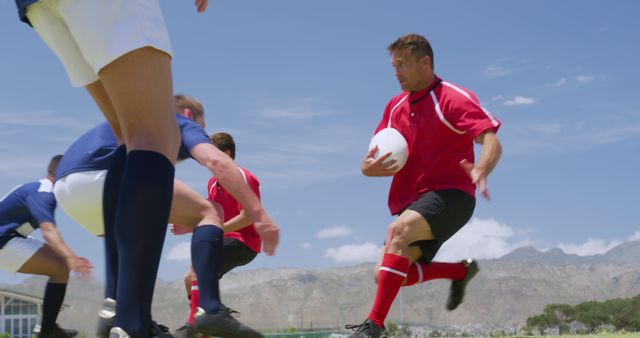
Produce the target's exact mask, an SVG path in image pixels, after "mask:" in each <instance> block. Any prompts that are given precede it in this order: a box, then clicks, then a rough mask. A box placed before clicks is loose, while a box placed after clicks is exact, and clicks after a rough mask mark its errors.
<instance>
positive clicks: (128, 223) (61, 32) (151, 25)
mask: <svg viewBox="0 0 640 338" xmlns="http://www.w3.org/2000/svg"><path fill="white" fill-rule="evenodd" d="M40 4H42V6H40ZM35 5H38V8H47V7H50V8H52V9H53V11H51V13H46V14H44V15H42V16H40V17H42V18H43V19H42V20H35V19H36V17H39V15H38V14H37V12H38V11H37V10H32V8H31V6H30V7H29V9H28V13H27V15H28V16H29V19H30V20H31V21H32V23H33V22H34V21H40V22H41V23H42V22H48V21H47V20H48V19H51V18H53V19H55V25H54V24H52V25H49V26H47V27H43V26H41V28H40V29H36V30H37V31H38V33H39V34H40V35H41V36H43V39H44V40H45V41H47V39H46V38H45V37H44V36H45V35H47V36H48V37H52V39H51V40H52V41H54V42H55V41H57V40H56V39H58V38H59V37H63V38H64V40H65V43H55V46H53V44H50V46H52V50H54V52H56V54H58V56H59V57H60V59H61V60H62V61H63V64H64V65H65V68H67V73H68V74H69V77H70V79H71V81H72V83H73V84H74V85H75V86H87V85H89V84H92V83H94V82H95V80H97V79H99V80H100V83H101V85H102V86H103V87H104V91H105V92H106V93H107V95H106V97H108V100H104V101H101V100H99V99H96V102H97V104H98V105H99V106H101V108H104V107H105V106H106V107H108V104H107V105H105V103H108V102H110V103H111V106H112V107H113V109H114V111H115V112H116V116H117V118H116V119H113V118H109V120H110V122H112V123H113V124H116V123H115V121H117V125H118V126H119V127H120V128H119V132H121V134H122V137H123V139H124V141H125V143H126V145H127V151H128V152H129V153H128V156H127V159H126V165H125V166H124V170H123V172H122V178H121V182H122V184H121V185H120V186H121V187H122V190H121V191H120V192H119V193H118V195H117V197H118V198H116V200H117V201H118V204H117V207H116V209H117V212H116V221H115V224H116V225H115V228H116V229H115V233H114V236H115V238H116V242H117V245H118V247H117V251H118V257H119V264H118V270H119V273H118V276H117V278H118V282H117V284H118V285H117V295H118V296H117V299H118V302H117V305H116V306H117V308H118V310H119V311H125V312H124V313H122V316H118V317H117V319H116V321H117V324H118V325H121V326H122V327H123V328H124V330H125V331H127V333H128V334H129V335H132V336H135V337H147V336H148V335H149V334H150V333H149V327H150V326H151V317H150V310H151V298H152V295H153V289H154V285H155V277H156V274H157V268H158V263H159V257H160V253H161V250H162V245H163V241H164V234H165V228H166V224H167V220H168V213H169V212H168V210H169V207H170V204H171V196H172V191H173V187H172V186H173V176H174V168H173V164H174V163H175V160H176V156H177V149H178V147H179V143H180V142H179V140H180V136H179V133H178V129H177V125H176V122H175V117H174V116H173V112H172V95H173V93H172V81H171V66H170V55H169V53H170V44H169V39H168V34H167V31H166V27H165V23H164V18H163V15H162V11H161V9H160V6H159V3H158V1H131V0H126V1H125V0H120V1H116V0H113V1H106V2H100V3H94V2H86V1H80V0H78V1H72V2H69V1H67V2H64V3H59V2H45V1H42V2H38V3H36V4H35ZM35 5H34V6H35ZM54 7H55V8H54ZM34 8H35V7H34ZM32 16H33V17H32ZM34 26H35V25H34ZM50 27H55V28H56V29H55V30H52V29H49V28H50ZM121 27H127V29H126V30H123V29H121ZM58 40H60V39H58ZM66 42H69V43H66ZM47 44H49V42H47ZM67 51H73V53H71V52H70V53H67ZM68 54H73V55H71V56H69V55H68ZM78 61H79V62H78ZM78 64H82V68H83V69H82V71H77V70H78V69H79V68H80V66H76V65H78ZM86 70H91V71H92V73H91V74H89V72H88V71H86ZM78 74H80V75H87V74H89V75H90V76H78ZM96 75H98V76H96ZM91 77H93V78H91ZM88 89H89V90H90V92H91V88H88ZM93 93H94V92H92V96H93ZM107 116H109V115H107ZM116 133H118V130H116ZM158 210H160V211H161V212H158ZM106 212H107V211H106V210H105V213H106ZM106 226H107V227H108V225H106ZM108 236H109V232H108V231H107V237H108ZM123 257H126V259H123ZM139 290H142V292H140V291H139ZM122 302H125V304H122ZM116 331H117V333H118V334H119V333H121V332H120V331H118V330H116ZM123 334H124V333H123Z"/></svg>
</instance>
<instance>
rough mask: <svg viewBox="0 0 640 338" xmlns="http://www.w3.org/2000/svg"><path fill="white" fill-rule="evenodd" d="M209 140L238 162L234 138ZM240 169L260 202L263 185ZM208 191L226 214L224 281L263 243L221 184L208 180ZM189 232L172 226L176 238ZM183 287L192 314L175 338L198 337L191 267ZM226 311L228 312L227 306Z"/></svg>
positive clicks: (196, 297)
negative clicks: (195, 325) (227, 274)
mask: <svg viewBox="0 0 640 338" xmlns="http://www.w3.org/2000/svg"><path fill="white" fill-rule="evenodd" d="M209 140H210V141H211V143H213V145H215V146H216V147H217V148H218V149H220V150H221V151H222V152H224V153H225V154H227V155H229V157H231V158H232V159H235V157H236V144H235V142H234V140H233V137H232V136H231V135H229V134H227V133H223V132H220V133H215V134H213V135H211V136H210V137H209ZM238 168H239V169H240V172H241V174H242V177H243V178H244V181H245V182H246V183H247V185H249V188H251V190H252V191H253V192H254V193H255V194H256V196H257V197H258V198H260V182H259V181H258V179H257V178H256V177H255V176H254V175H253V174H252V173H251V172H250V171H249V170H247V169H245V168H242V167H238ZM207 190H208V191H209V201H211V202H215V203H217V204H219V205H220V206H221V207H222V208H223V210H224V239H223V246H222V250H223V255H222V262H221V264H220V268H219V273H218V276H219V277H220V278H222V276H223V275H224V274H225V273H227V272H229V271H230V270H232V269H233V268H235V267H238V266H242V265H245V264H247V263H249V262H251V261H252V260H253V259H254V258H256V256H257V255H258V253H260V251H261V247H262V240H261V239H260V236H259V235H258V233H257V232H256V230H255V229H254V228H253V223H252V222H251V218H250V217H249V214H248V213H247V212H246V211H245V210H244V209H243V208H242V205H241V204H240V203H239V202H238V201H237V200H236V199H235V198H233V196H231V194H229V193H228V192H227V191H226V190H225V189H224V188H223V187H222V186H221V185H220V184H218V180H217V178H216V177H212V178H211V179H210V180H209V184H208V189H207ZM188 231H190V230H187V229H186V228H183V227H180V226H175V225H174V226H173V232H174V234H182V233H186V232H188ZM184 284H185V288H186V289H187V297H188V298H189V304H190V312H189V318H188V320H187V323H186V324H185V325H183V326H182V327H180V328H179V329H177V330H176V332H175V333H174V337H175V338H192V337H196V332H195V330H194V329H193V325H194V316H195V314H196V312H197V311H198V300H199V288H198V281H197V279H196V275H195V273H194V272H193V269H192V268H191V267H189V270H188V271H187V273H186V274H185V276H184ZM223 310H227V311H229V309H228V308H226V307H224V306H223Z"/></svg>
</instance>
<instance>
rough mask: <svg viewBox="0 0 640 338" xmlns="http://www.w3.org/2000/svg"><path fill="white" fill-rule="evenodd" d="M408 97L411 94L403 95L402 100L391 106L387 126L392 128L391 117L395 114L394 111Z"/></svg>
mask: <svg viewBox="0 0 640 338" xmlns="http://www.w3.org/2000/svg"><path fill="white" fill-rule="evenodd" d="M408 97H409V95H407V96H405V97H403V98H402V100H400V101H398V103H396V105H395V106H393V108H391V112H390V113H389V122H388V123H387V128H391V117H392V116H393V111H394V110H396V108H398V106H399V105H400V104H401V103H402V102H403V101H404V100H406V99H407V98H408Z"/></svg>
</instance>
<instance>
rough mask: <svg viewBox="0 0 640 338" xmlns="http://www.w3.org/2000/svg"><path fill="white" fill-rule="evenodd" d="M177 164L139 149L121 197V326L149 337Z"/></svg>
mask: <svg viewBox="0 0 640 338" xmlns="http://www.w3.org/2000/svg"><path fill="white" fill-rule="evenodd" d="M174 174H175V169H174V167H173V164H172V163H171V162H170V161H169V160H168V159H167V158H166V157H165V156H164V155H162V154H160V153H157V152H153V151H145V150H133V151H131V152H129V155H128V156H127V163H126V166H125V169H124V174H123V177H122V184H121V186H120V194H119V198H118V211H117V214H116V223H115V230H116V232H115V238H116V242H117V247H118V288H117V290H116V293H117V296H116V320H115V326H117V327H120V328H122V329H123V330H124V331H125V332H127V333H128V334H129V335H130V336H132V337H136V338H145V337H148V336H149V334H150V331H149V329H150V328H151V301H152V299H153V289H154V287H155V283H156V276H157V274H158V264H159V263H160V255H161V253H162V246H163V244H164V237H165V234H166V230H167V222H168V220H169V211H170V209H171V199H172V197H173V179H174Z"/></svg>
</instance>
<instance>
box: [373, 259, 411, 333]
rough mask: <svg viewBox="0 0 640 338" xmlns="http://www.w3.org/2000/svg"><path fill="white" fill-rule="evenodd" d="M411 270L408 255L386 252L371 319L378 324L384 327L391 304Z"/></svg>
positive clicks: (381, 266)
mask: <svg viewBox="0 0 640 338" xmlns="http://www.w3.org/2000/svg"><path fill="white" fill-rule="evenodd" d="M408 270H409V259H407V258H406V257H402V256H398V255H394V254H389V253H387V254H384V256H383V257H382V264H381V265H380V274H379V276H378V291H377V292H376V300H375V302H374V303H373V308H372V309H371V313H369V319H371V321H373V322H374V323H375V324H376V325H378V326H381V327H384V320H385V318H387V314H388V313H389V309H390V308H391V304H393V300H394V299H395V298H396V296H397V295H398V291H400V287H401V286H402V283H403V282H404V279H405V278H406V277H407V271H408Z"/></svg>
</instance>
